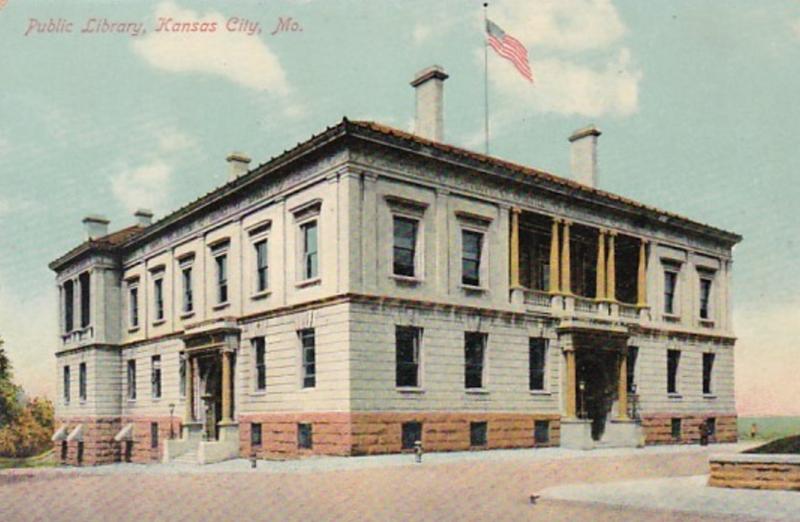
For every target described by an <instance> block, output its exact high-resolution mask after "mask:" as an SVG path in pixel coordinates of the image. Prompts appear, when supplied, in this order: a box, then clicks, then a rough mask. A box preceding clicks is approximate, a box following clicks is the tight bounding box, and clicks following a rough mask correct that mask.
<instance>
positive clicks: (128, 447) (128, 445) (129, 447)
mask: <svg viewBox="0 0 800 522" xmlns="http://www.w3.org/2000/svg"><path fill="white" fill-rule="evenodd" d="M124 444H125V446H124V450H123V451H124V453H123V456H122V459H123V461H124V462H130V461H131V457H132V456H133V441H132V440H126V441H125V442H124Z"/></svg>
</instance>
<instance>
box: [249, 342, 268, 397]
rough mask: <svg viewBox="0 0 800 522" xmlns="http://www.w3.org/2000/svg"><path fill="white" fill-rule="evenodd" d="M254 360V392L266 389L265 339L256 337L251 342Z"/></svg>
mask: <svg viewBox="0 0 800 522" xmlns="http://www.w3.org/2000/svg"><path fill="white" fill-rule="evenodd" d="M251 343H252V346H253V353H254V358H255V374H256V390H265V389H266V388H267V364H266V356H267V354H266V351H267V343H266V338H265V337H256V338H254V339H253V340H252V341H251Z"/></svg>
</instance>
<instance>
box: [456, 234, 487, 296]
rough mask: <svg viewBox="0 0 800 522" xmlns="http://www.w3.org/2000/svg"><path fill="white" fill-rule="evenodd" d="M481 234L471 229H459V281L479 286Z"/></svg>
mask: <svg viewBox="0 0 800 522" xmlns="http://www.w3.org/2000/svg"><path fill="white" fill-rule="evenodd" d="M482 246H483V234H482V233H480V232H475V231H472V230H462V231H461V283H462V284H465V285H470V286H480V283H481V248H482Z"/></svg>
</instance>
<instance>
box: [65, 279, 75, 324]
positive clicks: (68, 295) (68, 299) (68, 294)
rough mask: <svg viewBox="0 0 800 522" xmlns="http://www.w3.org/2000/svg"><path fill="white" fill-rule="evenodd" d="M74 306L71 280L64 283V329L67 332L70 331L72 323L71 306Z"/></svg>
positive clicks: (73, 290) (73, 288) (73, 289)
mask: <svg viewBox="0 0 800 522" xmlns="http://www.w3.org/2000/svg"><path fill="white" fill-rule="evenodd" d="M74 306H75V287H74V285H73V283H72V281H66V282H65V283H64V331H65V332H67V333H69V332H71V331H72V328H73V327H74V324H73V323H72V320H73V307H74Z"/></svg>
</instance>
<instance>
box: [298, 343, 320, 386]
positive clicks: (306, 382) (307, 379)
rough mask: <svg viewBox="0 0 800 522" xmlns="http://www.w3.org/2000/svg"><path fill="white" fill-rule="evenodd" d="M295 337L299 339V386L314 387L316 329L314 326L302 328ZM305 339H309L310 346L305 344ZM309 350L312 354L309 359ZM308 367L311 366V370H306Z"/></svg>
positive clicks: (315, 384) (315, 381)
mask: <svg viewBox="0 0 800 522" xmlns="http://www.w3.org/2000/svg"><path fill="white" fill-rule="evenodd" d="M309 334H310V335H309ZM297 337H298V339H299V340H300V387H301V389H303V390H307V389H314V388H316V387H317V338H316V331H315V329H314V328H303V329H301V330H298V332H297ZM307 339H311V342H312V344H311V345H310V346H307V345H306V340H307ZM309 350H310V353H311V355H312V357H311V360H309V358H308V354H309ZM309 367H313V372H309V371H308V369H309Z"/></svg>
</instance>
